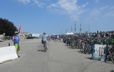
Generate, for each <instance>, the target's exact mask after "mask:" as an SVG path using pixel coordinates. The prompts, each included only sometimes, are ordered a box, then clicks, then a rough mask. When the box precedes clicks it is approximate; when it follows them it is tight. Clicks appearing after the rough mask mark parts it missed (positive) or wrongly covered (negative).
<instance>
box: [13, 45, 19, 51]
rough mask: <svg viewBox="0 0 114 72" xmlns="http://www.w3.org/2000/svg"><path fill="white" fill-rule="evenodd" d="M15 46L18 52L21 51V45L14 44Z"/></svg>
mask: <svg viewBox="0 0 114 72" xmlns="http://www.w3.org/2000/svg"><path fill="white" fill-rule="evenodd" d="M14 46H15V48H16V51H19V50H20V46H19V43H14Z"/></svg>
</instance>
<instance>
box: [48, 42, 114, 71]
mask: <svg viewBox="0 0 114 72" xmlns="http://www.w3.org/2000/svg"><path fill="white" fill-rule="evenodd" d="M48 53H49V55H48V57H49V61H48V67H49V72H111V70H114V64H109V63H104V62H101V61H96V60H91V59H90V58H91V55H89V54H82V53H79V50H78V49H71V48H70V47H68V46H65V44H64V43H62V42H54V41H51V42H50V43H49V50H48Z"/></svg>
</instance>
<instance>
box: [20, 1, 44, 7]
mask: <svg viewBox="0 0 114 72" xmlns="http://www.w3.org/2000/svg"><path fill="white" fill-rule="evenodd" d="M18 1H19V2H21V3H23V4H29V3H33V4H36V5H37V6H38V7H43V6H44V5H45V3H44V2H42V1H40V0H18Z"/></svg>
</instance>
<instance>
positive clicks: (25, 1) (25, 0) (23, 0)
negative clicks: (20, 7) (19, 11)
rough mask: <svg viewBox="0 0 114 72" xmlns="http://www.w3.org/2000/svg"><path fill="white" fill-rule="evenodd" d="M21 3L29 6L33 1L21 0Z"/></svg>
mask: <svg viewBox="0 0 114 72" xmlns="http://www.w3.org/2000/svg"><path fill="white" fill-rule="evenodd" d="M19 2H22V3H23V4H28V3H30V2H31V0H19Z"/></svg>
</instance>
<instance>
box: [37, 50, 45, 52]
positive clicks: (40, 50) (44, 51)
mask: <svg viewBox="0 0 114 72" xmlns="http://www.w3.org/2000/svg"><path fill="white" fill-rule="evenodd" d="M37 51H41V52H45V50H37Z"/></svg>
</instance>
